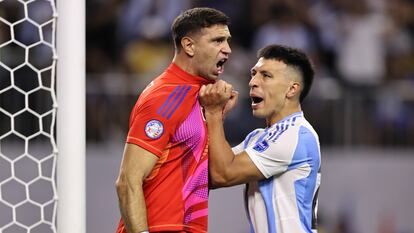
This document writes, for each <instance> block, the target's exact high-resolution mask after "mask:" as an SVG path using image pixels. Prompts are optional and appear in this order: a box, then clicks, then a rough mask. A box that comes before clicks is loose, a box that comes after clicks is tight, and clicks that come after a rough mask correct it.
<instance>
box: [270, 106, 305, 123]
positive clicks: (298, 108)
mask: <svg viewBox="0 0 414 233" xmlns="http://www.w3.org/2000/svg"><path fill="white" fill-rule="evenodd" d="M300 111H302V108H301V106H300V104H294V105H290V106H285V107H284V108H283V109H282V110H281V111H279V112H278V113H276V114H275V115H273V116H271V117H269V118H267V119H266V126H267V127H270V126H272V125H274V124H276V123H277V122H279V121H281V120H282V119H284V118H285V117H287V116H290V115H292V114H293V113H296V112H300Z"/></svg>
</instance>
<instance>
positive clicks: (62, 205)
mask: <svg viewBox="0 0 414 233" xmlns="http://www.w3.org/2000/svg"><path fill="white" fill-rule="evenodd" d="M56 6H57V9H58V14H59V16H58V20H57V51H58V63H57V97H58V104H59V107H58V112H57V146H58V149H59V155H58V162H57V190H58V197H59V200H58V211H57V229H58V233H74V232H76V233H85V232H86V200H85V199H86V194H85V193H86V183H85V150H86V143H85V140H86V139H85V138H86V136H85V133H86V130H85V112H86V111H85V96H86V94H85V0H57V3H56Z"/></svg>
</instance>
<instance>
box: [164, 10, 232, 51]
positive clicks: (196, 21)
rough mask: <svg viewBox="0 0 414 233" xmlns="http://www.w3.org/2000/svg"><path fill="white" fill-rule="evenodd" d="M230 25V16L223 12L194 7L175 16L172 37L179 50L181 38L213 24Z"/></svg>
mask: <svg viewBox="0 0 414 233" xmlns="http://www.w3.org/2000/svg"><path fill="white" fill-rule="evenodd" d="M220 24H221V25H229V24H230V18H229V17H228V16H227V15H225V14H224V13H223V12H221V11H219V10H216V9H213V8H208V7H198V8H192V9H189V10H186V11H184V12H183V13H181V14H180V15H179V16H177V18H175V20H174V22H173V24H172V26H171V31H172V38H173V41H174V46H175V48H176V49H177V50H178V51H179V50H180V46H181V39H182V38H183V37H185V36H187V35H189V34H191V33H197V32H199V31H200V30H201V29H203V28H206V27H210V26H213V25H220Z"/></svg>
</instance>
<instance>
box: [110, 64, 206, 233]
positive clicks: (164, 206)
mask: <svg viewBox="0 0 414 233" xmlns="http://www.w3.org/2000/svg"><path fill="white" fill-rule="evenodd" d="M208 82H209V81H208V80H206V79H204V78H202V77H198V76H193V75H190V74H188V73H187V72H185V71H183V70H182V69H180V68H179V67H178V66H176V65H175V64H173V63H172V64H171V65H170V66H169V67H168V68H167V70H166V71H165V72H164V73H163V74H161V75H160V76H159V77H157V78H156V79H155V80H154V81H152V82H151V83H150V84H149V85H148V86H147V88H146V89H145V90H144V91H143V93H142V94H141V96H140V97H139V99H138V101H137V103H136V105H135V107H134V109H133V111H132V112H131V116H130V124H129V126H130V129H129V133H128V137H127V143H133V144H136V145H138V146H140V147H142V148H144V149H146V150H148V151H150V152H151V153H153V154H155V155H156V156H158V157H159V160H158V162H157V164H156V165H155V166H154V168H153V170H152V172H151V174H150V175H149V176H148V177H147V179H146V180H145V181H144V184H143V190H144V196H145V203H146V206H147V219H148V225H149V230H150V232H158V231H187V232H197V233H198V232H207V213H208V212H207V207H208V203H207V201H208V147H207V139H208V138H207V128H206V125H205V121H204V120H203V116H202V112H201V106H200V104H199V102H198V91H199V90H200V87H201V85H203V84H207V83H208ZM117 233H126V231H125V229H124V223H123V221H122V219H121V221H120V223H119V226H118V230H117Z"/></svg>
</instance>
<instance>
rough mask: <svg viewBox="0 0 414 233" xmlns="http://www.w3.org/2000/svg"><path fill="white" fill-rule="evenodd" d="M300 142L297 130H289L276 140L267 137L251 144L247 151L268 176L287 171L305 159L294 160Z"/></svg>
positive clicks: (264, 174)
mask: <svg viewBox="0 0 414 233" xmlns="http://www.w3.org/2000/svg"><path fill="white" fill-rule="evenodd" d="M297 142H298V135H297V130H287V131H285V132H283V133H282V134H281V135H280V136H279V137H278V138H277V139H276V140H269V139H268V138H267V137H264V138H263V139H259V140H258V141H256V142H255V143H252V144H250V145H249V146H248V147H247V148H246V149H245V151H246V152H247V154H248V155H249V157H250V159H251V160H252V161H253V163H254V164H255V165H256V167H257V168H258V169H259V170H260V172H261V173H262V174H263V176H265V177H266V178H269V177H271V176H274V175H278V174H281V173H283V172H285V171H286V170H287V169H288V167H289V166H296V165H297V164H299V163H302V162H303V161H299V160H298V161H295V160H293V157H294V153H295V149H296V145H297Z"/></svg>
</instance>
